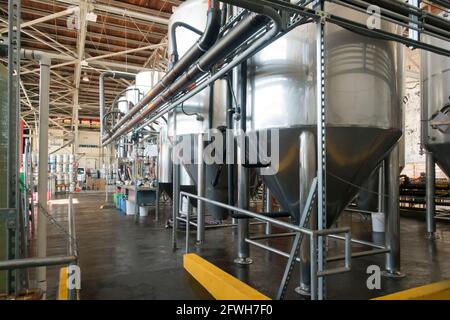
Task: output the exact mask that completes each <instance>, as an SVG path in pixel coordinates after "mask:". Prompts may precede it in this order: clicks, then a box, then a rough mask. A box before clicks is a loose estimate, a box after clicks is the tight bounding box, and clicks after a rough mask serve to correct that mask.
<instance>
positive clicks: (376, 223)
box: [372, 212, 384, 232]
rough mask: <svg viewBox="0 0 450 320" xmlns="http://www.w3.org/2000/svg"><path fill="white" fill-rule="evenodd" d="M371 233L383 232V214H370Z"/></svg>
mask: <svg viewBox="0 0 450 320" xmlns="http://www.w3.org/2000/svg"><path fill="white" fill-rule="evenodd" d="M372 231H373V232H384V213H383V212H372Z"/></svg>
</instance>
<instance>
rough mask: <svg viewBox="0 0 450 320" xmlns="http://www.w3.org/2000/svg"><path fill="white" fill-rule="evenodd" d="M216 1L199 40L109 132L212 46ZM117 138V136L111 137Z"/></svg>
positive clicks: (216, 20) (216, 29)
mask: <svg viewBox="0 0 450 320" xmlns="http://www.w3.org/2000/svg"><path fill="white" fill-rule="evenodd" d="M218 8H219V6H218V5H217V4H216V1H214V0H212V1H211V2H210V8H209V9H208V13H207V15H208V18H207V21H206V28H205V31H204V32H203V35H202V36H201V38H200V39H199V40H198V41H197V42H196V43H195V44H194V45H193V46H192V47H191V49H189V51H188V52H187V53H186V54H185V55H184V56H183V57H182V58H181V59H180V60H179V61H178V62H177V63H176V64H175V65H174V66H173V68H172V69H171V70H170V71H169V72H168V73H167V74H166V75H165V76H164V77H163V78H162V79H161V81H159V82H158V83H157V84H156V85H155V86H154V87H153V88H152V89H151V90H150V91H149V92H148V93H147V94H146V95H145V96H144V98H143V99H142V100H141V101H139V102H138V103H137V104H136V106H135V107H134V108H133V109H132V110H130V112H129V113H127V114H126V115H125V116H124V117H123V118H122V119H120V121H119V122H118V123H117V124H116V125H115V127H114V128H113V129H112V130H111V131H112V132H114V131H116V130H118V129H119V128H120V127H121V126H122V125H124V124H125V123H126V122H127V121H128V120H130V119H131V118H132V117H133V116H134V115H135V114H136V113H137V112H138V111H140V110H141V109H144V107H145V106H146V105H147V104H148V103H150V102H151V101H152V100H153V99H154V98H156V97H157V96H158V95H159V94H160V93H161V92H163V91H164V90H166V88H167V87H169V86H170V85H171V84H172V83H173V82H174V81H175V80H176V79H177V78H178V77H180V76H181V75H182V74H183V73H184V72H185V71H186V70H187V69H188V68H189V67H190V66H191V65H192V64H193V63H194V62H195V61H197V60H198V59H199V58H200V57H201V56H202V55H203V54H204V53H205V52H206V51H207V50H208V49H209V48H211V47H212V45H213V44H214V43H215V42H216V41H217V37H218V34H219V29H220V12H219V9H218ZM119 135H120V134H119ZM113 136H115V137H117V135H113Z"/></svg>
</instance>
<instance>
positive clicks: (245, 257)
mask: <svg viewBox="0 0 450 320" xmlns="http://www.w3.org/2000/svg"><path fill="white" fill-rule="evenodd" d="M234 71H235V72H236V73H235V74H234V75H233V76H234V79H237V69H236V68H235V69H234ZM239 80H240V81H239V85H238V88H239V100H240V119H239V127H240V129H241V132H242V133H243V134H244V141H245V132H246V131H247V62H243V63H242V64H241V66H240V69H239ZM236 83H238V82H237V81H236ZM245 152H246V151H245V143H240V145H239V146H238V148H237V157H238V159H239V161H238V206H239V208H241V209H248V207H249V199H248V197H249V186H248V169H247V168H246V167H244V165H243V164H244V162H245ZM237 224H238V235H237V236H238V257H237V258H236V259H235V260H234V262H235V263H238V264H243V265H246V264H251V263H252V262H253V261H252V259H250V258H249V257H250V245H249V244H248V242H247V241H245V239H246V238H248V237H249V219H239V220H238V221H237Z"/></svg>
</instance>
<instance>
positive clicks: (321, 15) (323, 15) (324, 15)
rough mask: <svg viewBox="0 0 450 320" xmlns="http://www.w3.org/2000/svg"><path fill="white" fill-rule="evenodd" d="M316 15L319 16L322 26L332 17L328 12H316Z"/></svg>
mask: <svg viewBox="0 0 450 320" xmlns="http://www.w3.org/2000/svg"><path fill="white" fill-rule="evenodd" d="M315 12H316V15H317V16H318V22H319V23H321V24H325V22H326V21H327V19H328V18H329V17H330V14H329V13H328V12H326V11H322V10H315Z"/></svg>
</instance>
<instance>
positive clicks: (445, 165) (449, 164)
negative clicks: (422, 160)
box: [428, 143, 450, 178]
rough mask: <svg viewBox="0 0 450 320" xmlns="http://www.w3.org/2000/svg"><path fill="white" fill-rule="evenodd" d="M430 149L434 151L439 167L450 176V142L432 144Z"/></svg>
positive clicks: (429, 146)
mask: <svg viewBox="0 0 450 320" xmlns="http://www.w3.org/2000/svg"><path fill="white" fill-rule="evenodd" d="M428 150H429V151H431V152H433V156H434V159H435V161H436V163H437V164H438V166H439V168H441V170H442V171H444V173H445V174H446V175H447V177H449V178H450V143H441V144H430V145H428Z"/></svg>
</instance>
